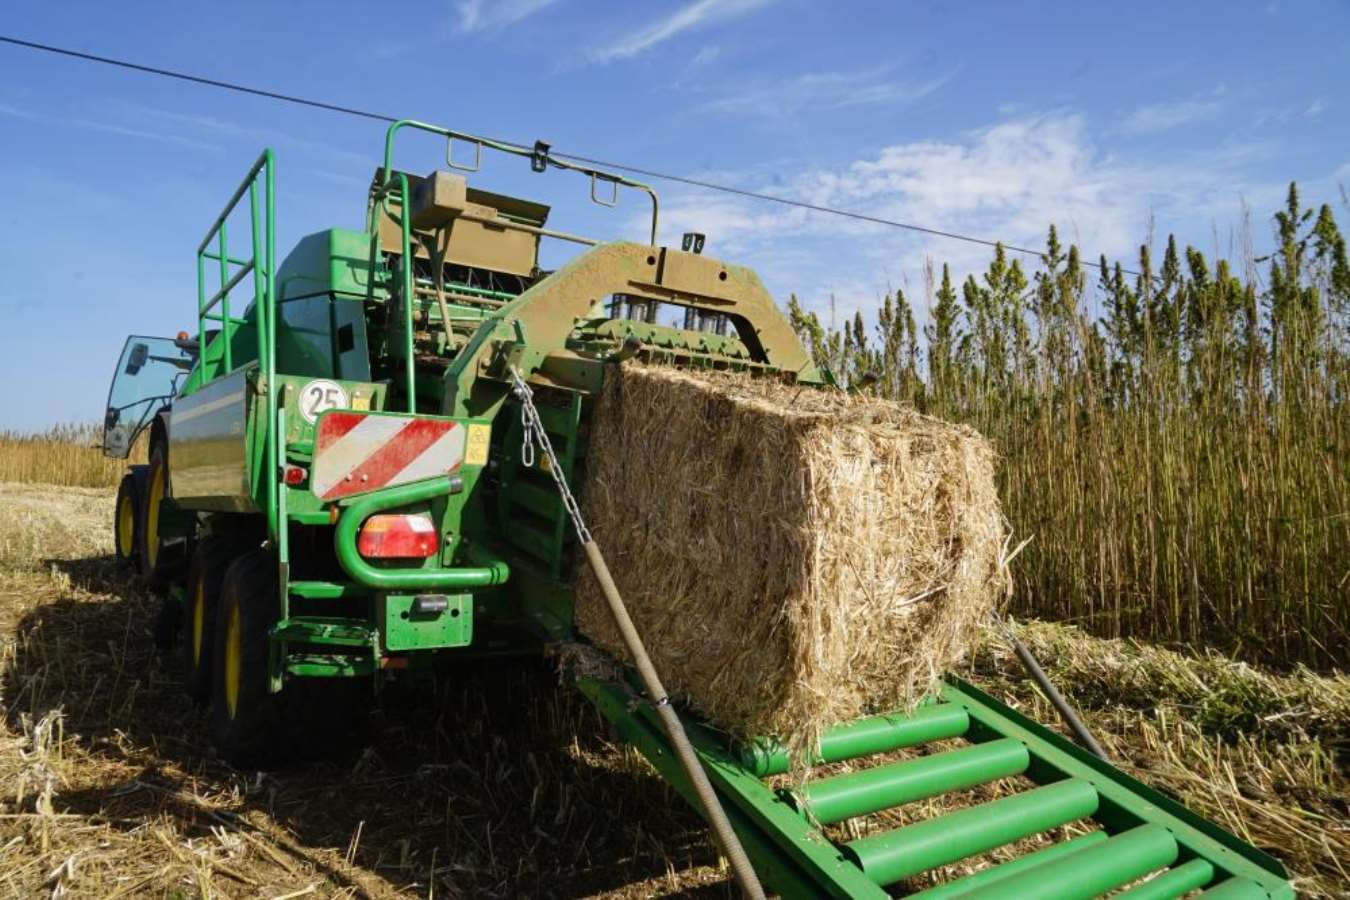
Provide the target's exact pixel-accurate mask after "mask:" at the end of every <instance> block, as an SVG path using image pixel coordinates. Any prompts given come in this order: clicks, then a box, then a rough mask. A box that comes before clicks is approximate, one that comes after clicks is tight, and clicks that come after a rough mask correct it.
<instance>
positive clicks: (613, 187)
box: [591, 172, 619, 207]
mask: <svg viewBox="0 0 1350 900" xmlns="http://www.w3.org/2000/svg"><path fill="white" fill-rule="evenodd" d="M597 181H605V182H608V183H609V188H610V194H609V199H608V200H602V199H600V197H598V196H596V193H595V184H596V182H597ZM591 202H592V203H598V204H600V205H601V206H610V207H614V206H618V205H619V183H618V182H617V181H615V180H614V179H612V178H601V177H600V176H599V175H597V174H596V173H595V172H592V173H591Z"/></svg>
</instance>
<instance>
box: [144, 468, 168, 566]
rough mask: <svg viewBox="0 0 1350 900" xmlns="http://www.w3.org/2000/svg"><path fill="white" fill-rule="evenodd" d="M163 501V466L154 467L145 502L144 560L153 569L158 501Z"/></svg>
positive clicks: (157, 554) (157, 556)
mask: <svg viewBox="0 0 1350 900" xmlns="http://www.w3.org/2000/svg"><path fill="white" fill-rule="evenodd" d="M163 499H164V466H163V464H160V465H158V466H156V467H155V471H154V474H153V475H152V476H151V477H150V491H149V496H147V498H146V502H147V503H149V504H150V508H149V509H147V510H146V511H145V558H146V560H147V561H149V563H150V567H151V568H154V566H155V560H156V559H158V558H159V501H160V500H163Z"/></svg>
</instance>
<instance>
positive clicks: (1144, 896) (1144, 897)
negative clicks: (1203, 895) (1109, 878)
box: [1118, 859, 1214, 900]
mask: <svg viewBox="0 0 1350 900" xmlns="http://www.w3.org/2000/svg"><path fill="white" fill-rule="evenodd" d="M1213 880H1214V866H1213V865H1211V864H1210V863H1209V861H1208V860H1203V859H1193V860H1191V861H1190V862H1187V863H1182V864H1181V865H1179V866H1174V867H1173V868H1171V869H1168V870H1167V871H1166V872H1160V873H1159V874H1158V875H1156V876H1154V877H1153V878H1150V879H1149V880H1148V881H1145V882H1144V883H1143V884H1139V885H1135V886H1134V887H1132V888H1130V889H1129V890H1128V891H1122V892H1121V893H1120V894H1119V895H1118V900H1174V898H1176V897H1181V896H1183V895H1185V894H1186V892H1187V891H1193V890H1195V889H1196V888H1198V887H1203V886H1204V885H1207V884H1209V883H1210V882H1211V881H1213Z"/></svg>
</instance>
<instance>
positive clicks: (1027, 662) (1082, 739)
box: [999, 621, 1111, 762]
mask: <svg viewBox="0 0 1350 900" xmlns="http://www.w3.org/2000/svg"><path fill="white" fill-rule="evenodd" d="M999 624H1000V625H1003V634H1004V635H1005V636H1006V637H1007V638H1008V640H1009V641H1010V642H1011V643H1012V646H1013V650H1014V651H1015V652H1016V653H1017V658H1018V659H1020V660H1021V661H1022V668H1024V669H1026V670H1027V674H1028V675H1030V676H1031V680H1032V681H1034V682H1036V684H1037V686H1039V687H1040V689H1041V690H1042V691H1043V692H1044V693H1045V696H1046V699H1048V700H1049V701H1050V704H1051V705H1052V706H1053V707H1054V708H1055V709H1056V710H1057V711H1058V712H1059V715H1060V718H1062V719H1063V720H1064V724H1065V725H1067V726H1068V728H1069V730H1070V731H1072V732H1073V734H1074V737H1076V738H1078V743H1080V744H1082V745H1083V746H1084V747H1086V748H1087V750H1088V752H1090V753H1091V754H1092V755H1093V756H1095V757H1097V758H1098V759H1102V760H1105V761H1106V762H1110V761H1111V758H1110V757H1109V756H1107V755H1106V750H1105V749H1103V748H1102V745H1101V744H1099V743H1097V739H1096V738H1095V737H1093V736H1092V732H1091V731H1090V730H1089V729H1088V727H1087V725H1086V724H1084V722H1083V720H1082V719H1081V718H1079V716H1078V713H1077V712H1076V711H1075V710H1074V708H1073V707H1072V706H1070V705H1069V701H1068V700H1065V699H1064V695H1063V694H1061V693H1060V692H1059V689H1058V688H1056V687H1055V685H1054V683H1053V682H1052V681H1051V680H1050V676H1049V675H1046V674H1045V670H1044V669H1042V668H1041V664H1040V663H1038V662H1037V661H1036V657H1034V656H1032V655H1031V651H1030V650H1029V649H1027V645H1026V644H1024V643H1022V642H1021V641H1020V640H1019V639H1018V637H1017V635H1015V634H1013V633H1012V629H1011V628H1009V627H1008V626H1007V625H1006V624H1004V623H1003V622H1002V621H1000V622H999Z"/></svg>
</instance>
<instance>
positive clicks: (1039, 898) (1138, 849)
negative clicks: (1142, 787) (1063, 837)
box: [963, 825, 1177, 900]
mask: <svg viewBox="0 0 1350 900" xmlns="http://www.w3.org/2000/svg"><path fill="white" fill-rule="evenodd" d="M1176 858H1177V842H1176V840H1175V839H1174V838H1173V837H1172V834H1171V832H1169V831H1168V830H1167V829H1166V828H1164V827H1162V826H1161V825H1140V826H1138V827H1137V828H1131V829H1130V830H1129V831H1125V832H1122V833H1121V834H1118V835H1116V836H1115V837H1113V838H1111V839H1110V840H1108V841H1106V842H1105V843H1102V844H1098V845H1097V846H1095V847H1091V848H1089V849H1087V850H1083V851H1081V852H1079V853H1075V854H1073V855H1072V856H1068V857H1064V858H1062V859H1058V860H1055V861H1054V862H1050V863H1046V864H1045V865H1042V866H1036V867H1035V868H1031V869H1027V870H1026V871H1023V872H1019V873H1018V874H1016V875H1014V876H1012V877H1011V878H1006V879H1004V880H1002V881H999V882H997V883H995V884H991V885H988V886H986V887H983V888H980V889H978V890H975V891H972V892H971V893H969V894H964V895H963V896H964V897H966V898H968V900H977V898H978V900H1091V898H1093V897H1096V896H1097V895H1098V894H1103V893H1105V892H1107V891H1109V890H1112V889H1114V888H1118V887H1120V886H1121V885H1122V884H1128V883H1129V882H1131V881H1133V880H1134V879H1136V878H1139V877H1141V876H1143V875H1147V874H1148V873H1149V872H1152V871H1154V870H1155V869H1160V868H1162V867H1163V866H1167V865H1171V864H1172V863H1173V862H1175V861H1176Z"/></svg>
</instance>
